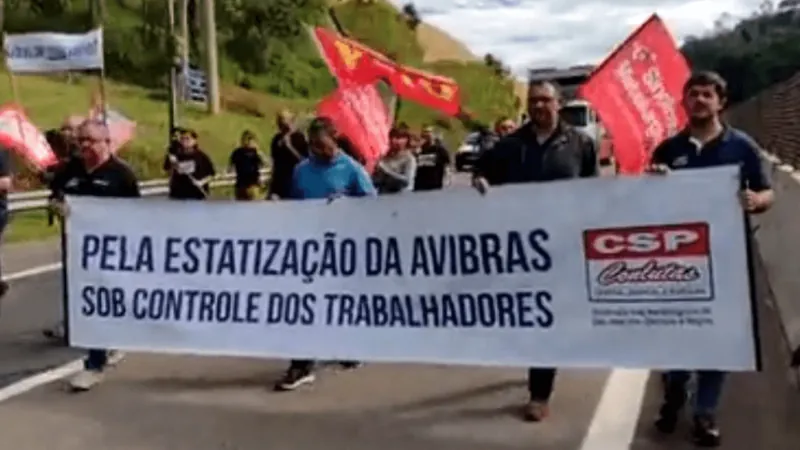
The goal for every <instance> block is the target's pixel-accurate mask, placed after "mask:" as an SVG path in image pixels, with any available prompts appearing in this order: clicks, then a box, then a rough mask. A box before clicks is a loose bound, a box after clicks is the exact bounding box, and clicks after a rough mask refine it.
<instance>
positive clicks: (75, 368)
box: [0, 359, 83, 403]
mask: <svg viewBox="0 0 800 450" xmlns="http://www.w3.org/2000/svg"><path fill="white" fill-rule="evenodd" d="M81 370H83V360H82V359H76V360H75V361H72V362H69V363H67V364H64V365H62V366H58V367H56V368H53V369H50V370H45V371H44V372H40V373H38V374H36V375H34V376H31V377H27V378H23V379H21V380H19V381H17V382H16V383H11V384H9V385H8V386H6V387H3V388H0V403H2V402H4V401H6V400H8V399H11V398H14V397H17V396H19V395H22V394H24V393H26V392H28V391H31V390H33V389H36V388H37V387H39V386H43V385H45V384H50V383H52V382H54V381H58V380H61V379H63V378H67V377H69V376H72V375H74V374H76V373H78V372H80V371H81Z"/></svg>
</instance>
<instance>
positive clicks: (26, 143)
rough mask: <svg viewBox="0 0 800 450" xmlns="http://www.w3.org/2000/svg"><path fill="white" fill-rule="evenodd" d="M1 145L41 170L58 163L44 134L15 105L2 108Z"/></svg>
mask: <svg viewBox="0 0 800 450" xmlns="http://www.w3.org/2000/svg"><path fill="white" fill-rule="evenodd" d="M0 145H3V147H6V148H8V149H11V150H13V151H15V152H17V153H18V154H19V155H20V156H21V157H22V158H23V159H24V160H26V161H28V162H30V163H31V164H32V165H33V166H34V167H36V168H37V169H39V170H42V169H45V168H46V167H48V166H51V165H53V164H55V163H56V162H58V158H57V157H56V154H55V153H54V152H53V149H51V148H50V144H48V143H47V139H45V137H44V134H42V132H41V131H39V129H38V128H37V127H36V125H34V124H33V123H31V121H30V120H28V117H27V116H26V115H25V112H24V111H23V110H22V108H19V107H17V106H15V105H6V106H3V107H2V108H0Z"/></svg>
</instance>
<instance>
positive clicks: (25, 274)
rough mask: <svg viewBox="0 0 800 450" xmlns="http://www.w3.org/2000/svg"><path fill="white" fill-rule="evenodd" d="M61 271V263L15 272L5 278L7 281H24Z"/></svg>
mask: <svg viewBox="0 0 800 450" xmlns="http://www.w3.org/2000/svg"><path fill="white" fill-rule="evenodd" d="M59 269H61V263H53V264H45V265H43V266H37V267H33V268H31V269H26V270H21V271H19V272H14V273H11V274H8V275H6V276H5V277H3V280H5V281H15V280H23V279H25V278H30V277H35V276H36V275H41V274H44V273H49V272H54V271H56V270H59Z"/></svg>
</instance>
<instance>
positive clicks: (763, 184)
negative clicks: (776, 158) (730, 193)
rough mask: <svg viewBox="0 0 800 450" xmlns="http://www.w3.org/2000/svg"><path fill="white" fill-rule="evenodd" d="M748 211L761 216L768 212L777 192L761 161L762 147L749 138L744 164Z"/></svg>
mask: <svg viewBox="0 0 800 450" xmlns="http://www.w3.org/2000/svg"><path fill="white" fill-rule="evenodd" d="M742 181H743V182H744V188H745V196H746V197H747V198H746V200H747V205H746V206H747V210H748V212H750V213H754V214H760V213H763V212H765V211H767V210H768V209H769V208H770V207H772V204H773V203H774V202H775V191H773V190H772V183H771V182H770V179H769V175H768V174H767V171H766V167H765V166H764V162H763V160H762V159H761V147H760V146H759V145H758V144H757V143H756V142H755V141H754V140H753V139H752V138H749V136H748V142H747V148H746V153H745V155H744V161H743V164H742Z"/></svg>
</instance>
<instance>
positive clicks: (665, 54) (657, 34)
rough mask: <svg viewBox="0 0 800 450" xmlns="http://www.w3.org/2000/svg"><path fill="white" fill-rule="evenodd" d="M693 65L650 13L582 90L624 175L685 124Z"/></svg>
mask: <svg viewBox="0 0 800 450" xmlns="http://www.w3.org/2000/svg"><path fill="white" fill-rule="evenodd" d="M689 76H690V70H689V65H688V64H687V63H686V59H685V58H684V57H683V54H681V52H680V49H679V48H678V47H677V45H676V43H675V40H674V39H673V38H672V35H671V34H670V32H669V30H668V29H667V27H666V26H665V25H664V23H663V22H662V21H661V19H660V18H659V17H658V16H657V15H655V14H654V15H653V16H651V17H650V18H649V19H648V20H647V21H646V22H645V23H644V24H643V25H641V26H640V27H639V28H638V29H637V30H636V31H635V32H634V33H633V34H631V36H630V37H628V39H626V40H625V41H624V42H623V43H622V45H620V46H619V47H618V48H617V49H616V50H615V51H614V52H613V53H611V55H610V56H609V57H608V58H607V59H606V60H605V61H604V62H603V63H602V64H601V65H600V66H598V67H597V69H595V71H594V72H593V73H592V75H591V76H590V77H589V80H587V81H586V82H585V83H584V84H583V85H582V86H581V87H580V89H579V91H578V94H579V95H580V96H581V97H583V98H585V99H586V100H588V101H589V102H590V103H591V104H592V107H593V108H594V109H595V110H596V111H597V114H598V115H599V116H600V119H601V120H602V122H603V125H604V126H605V128H606V129H607V130H608V131H609V132H610V134H611V136H612V140H613V146H614V157H615V158H616V160H617V163H618V165H619V172H620V173H622V174H628V175H635V174H641V173H642V172H643V171H644V169H645V168H646V166H647V164H648V163H649V160H650V155H651V153H652V151H653V149H654V148H655V147H656V146H657V145H658V144H659V143H661V141H663V140H664V139H666V138H667V137H669V136H671V135H673V134H675V133H676V132H678V131H679V130H680V129H681V128H683V127H684V125H685V124H686V113H685V112H684V110H683V107H682V105H681V98H682V90H683V85H684V83H685V82H686V80H687V79H688V78H689Z"/></svg>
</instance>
